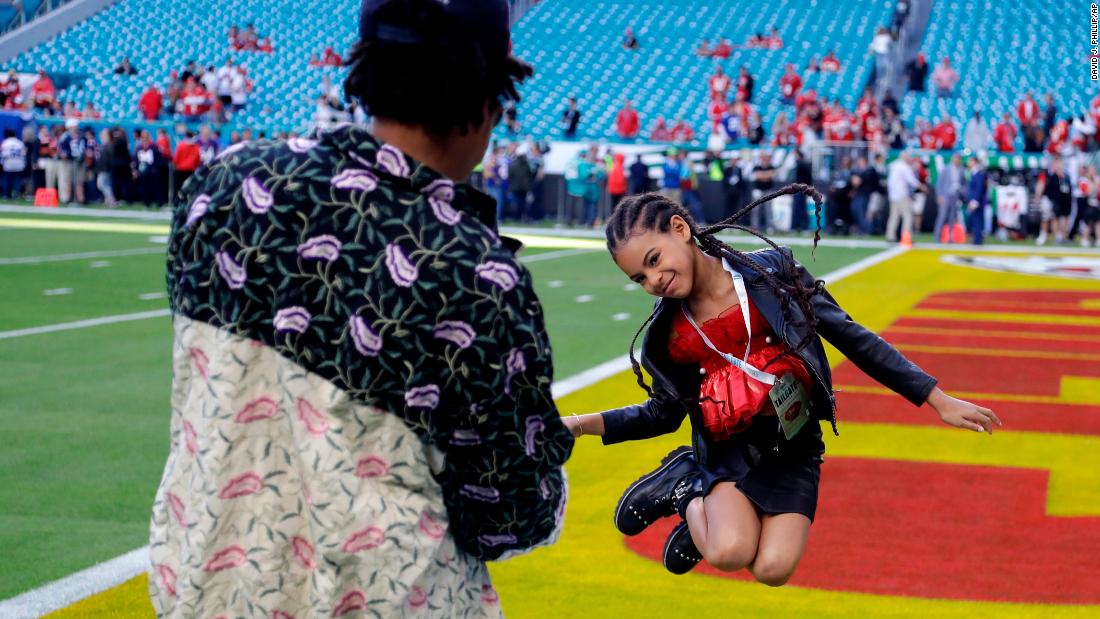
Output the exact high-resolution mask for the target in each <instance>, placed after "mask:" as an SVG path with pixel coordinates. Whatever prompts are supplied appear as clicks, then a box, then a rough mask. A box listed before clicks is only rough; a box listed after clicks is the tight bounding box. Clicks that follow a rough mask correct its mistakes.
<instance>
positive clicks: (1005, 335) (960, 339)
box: [882, 327, 1100, 354]
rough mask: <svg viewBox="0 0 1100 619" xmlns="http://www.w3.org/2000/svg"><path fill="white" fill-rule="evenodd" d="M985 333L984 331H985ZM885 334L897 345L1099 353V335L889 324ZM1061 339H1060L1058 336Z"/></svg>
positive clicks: (888, 340)
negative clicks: (1076, 336) (1084, 337)
mask: <svg viewBox="0 0 1100 619" xmlns="http://www.w3.org/2000/svg"><path fill="white" fill-rule="evenodd" d="M983 333H984V334H983ZM882 337H883V338H885V339H886V341H887V342H890V343H891V344H893V345H894V346H900V345H905V344H917V345H922V346H927V345H932V346H951V347H967V348H979V349H986V350H990V349H1007V350H1040V351H1047V352H1066V353H1071V354H1073V353H1085V354H1100V338H1097V341H1095V342H1089V341H1084V340H1081V339H1070V338H1071V337H1072V336H1068V335H1067V336H1059V335H1058V334H1049V333H1048V334H1036V335H1035V336H1033V335H1032V334H1030V333H1023V334H1021V333H1020V332H1018V331H1017V332H1015V333H1013V332H1011V331H1003V332H999V333H993V332H990V331H985V332H981V331H978V332H976V333H975V332H967V331H961V330H960V331H948V330H946V329H944V330H941V329H934V328H933V329H927V328H922V327H890V328H889V329H887V330H886V331H884V332H883V333H882ZM1060 337H1061V338H1062V339H1059V338H1060Z"/></svg>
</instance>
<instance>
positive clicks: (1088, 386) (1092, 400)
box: [1061, 376, 1100, 405]
mask: <svg viewBox="0 0 1100 619" xmlns="http://www.w3.org/2000/svg"><path fill="white" fill-rule="evenodd" d="M1061 392H1062V401H1064V402H1070V403H1073V404H1093V405H1097V404H1100V378H1091V377H1086V376H1063V377H1062V384H1061Z"/></svg>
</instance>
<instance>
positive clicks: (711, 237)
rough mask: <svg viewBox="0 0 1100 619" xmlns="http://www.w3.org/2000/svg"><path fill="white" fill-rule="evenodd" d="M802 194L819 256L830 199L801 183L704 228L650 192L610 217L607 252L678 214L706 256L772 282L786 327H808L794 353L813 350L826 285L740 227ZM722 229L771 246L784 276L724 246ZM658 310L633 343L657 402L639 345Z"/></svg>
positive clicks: (661, 228)
mask: <svg viewBox="0 0 1100 619" xmlns="http://www.w3.org/2000/svg"><path fill="white" fill-rule="evenodd" d="M799 193H801V194H805V195H806V196H808V197H809V198H810V199H812V200H813V201H814V213H815V214H816V215H817V217H816V219H817V222H818V224H817V229H816V230H815V231H814V245H813V248H814V251H815V252H816V251H817V243H818V241H820V240H821V205H822V204H823V203H824V202H825V199H824V198H823V197H822V195H821V193H819V192H818V191H817V190H816V189H814V188H813V186H811V185H804V184H798V183H796V184H791V185H787V186H785V187H783V188H782V189H779V190H778V191H774V192H772V193H770V194H768V195H765V196H762V197H761V198H760V199H758V200H756V201H754V202H752V203H751V204H749V205H747V206H745V207H744V208H742V209H741V210H739V211H737V212H736V213H734V214H733V215H731V216H730V217H728V218H726V219H724V220H722V221H720V222H718V223H716V224H714V225H712V226H707V227H705V228H702V229H700V227H699V226H698V224H696V223H695V220H694V219H693V218H692V216H691V214H690V213H688V211H687V209H685V208H684V207H683V206H682V205H680V204H677V203H676V202H673V201H672V200H669V199H668V198H666V197H664V196H662V195H661V194H658V193H645V194H641V195H637V196H631V197H629V198H626V199H624V200H623V201H622V202H620V203H619V205H618V206H617V207H616V208H615V211H614V212H612V213H611V217H609V218H608V220H607V229H606V231H605V234H606V236H607V250H608V251H609V252H611V253H612V254H613V255H614V253H615V251H616V250H617V249H618V248H619V247H620V246H621V245H622V244H623V243H624V242H625V241H626V240H627V239H628V238H630V236H632V235H634V234H638V233H643V232H668V231H669V228H670V221H671V219H672V217H673V216H674V215H679V216H680V217H681V218H683V220H684V221H686V222H687V224H688V228H689V229H690V230H691V236H692V238H693V239H695V242H696V243H698V245H699V248H700V249H702V251H703V252H704V253H706V254H707V255H710V256H714V257H715V258H726V259H728V260H729V261H730V262H732V263H736V264H739V265H741V266H743V267H745V268H748V269H751V270H753V271H755V272H756V273H758V274H759V275H760V276H761V277H763V278H764V281H766V282H767V284H768V285H769V286H770V287H771V288H772V290H773V291H774V292H775V294H776V296H777V297H778V298H779V299H780V307H781V308H782V310H783V316H784V317H785V318H786V319H787V322H788V323H790V324H792V325H795V326H799V327H806V329H805V331H806V336H805V337H804V338H802V340H801V341H800V342H798V343H797V344H796V345H795V347H794V350H795V351H798V350H802V349H803V348H805V347H806V346H807V345H809V343H810V342H811V341H812V340H813V337H814V330H815V328H816V327H817V317H816V316H815V315H814V310H813V302H812V299H813V297H814V295H817V294H821V293H822V291H823V286H824V282H822V281H820V280H817V281H815V282H814V285H812V286H806V285H804V284H803V283H802V282H801V279H800V278H799V277H798V274H797V265H796V264H795V261H794V259H793V258H791V257H790V256H789V255H788V254H787V253H786V252H784V251H781V250H780V249H779V246H778V245H776V244H775V243H774V242H773V241H772V240H771V239H769V238H768V237H766V236H764V235H763V234H761V233H759V232H757V231H755V230H753V229H751V228H748V227H746V226H743V225H740V224H738V223H737V222H738V221H739V220H741V219H742V218H743V217H744V216H745V215H748V214H749V213H750V212H752V210H753V209H755V208H756V207H758V206H760V205H761V204H765V203H767V202H769V201H771V200H774V199H775V198H778V197H780V196H786V195H793V194H799ZM722 230H740V231H742V232H747V233H749V234H751V235H753V236H755V237H757V238H759V239H761V240H762V241H764V242H765V243H767V244H768V245H770V246H771V247H772V249H775V250H776V251H778V252H779V254H780V256H781V257H782V262H783V264H782V269H783V275H784V277H782V278H780V277H776V274H773V273H771V272H768V271H767V270H765V269H764V267H762V266H760V265H759V264H758V263H757V262H756V261H754V260H753V259H752V258H749V257H748V256H747V255H745V254H744V253H743V252H740V251H737V250H736V249H734V248H732V247H730V246H729V245H727V244H726V243H723V242H722V241H720V240H719V239H718V237H717V236H715V234H716V233H718V232H720V231H722ZM792 303H795V304H797V305H798V307H799V309H801V310H802V316H803V317H804V319H803V320H794V317H793V316H792V315H791V304H792ZM657 311H658V310H657V309H654V310H653V313H652V314H650V315H649V318H647V319H646V320H645V322H643V323H642V326H641V327H639V328H638V331H637V332H636V333H635V334H634V339H632V340H631V341H630V366H631V367H632V368H633V369H634V375H635V376H636V377H637V379H638V385H640V386H641V388H642V389H644V390H645V391H646V393H647V394H649V396H650V397H651V398H652V397H654V393H653V390H652V389H650V387H649V385H647V384H646V382H645V379H644V378H643V376H642V369H641V365H640V364H639V363H638V360H637V359H636V358H635V357H634V345H635V344H636V343H637V342H638V337H639V336H641V334H642V332H643V331H644V330H645V328H646V327H647V326H648V325H649V323H650V322H652V321H653V319H654V318H655V317H656V316H657ZM790 352H791V351H787V352H784V353H783V355H780V356H778V357H776V358H775V359H772V360H771V361H770V362H769V363H768V365H771V364H772V363H774V362H775V361H777V360H779V359H781V358H782V357H783V356H784V355H787V354H790Z"/></svg>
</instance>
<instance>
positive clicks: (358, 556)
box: [150, 127, 573, 619]
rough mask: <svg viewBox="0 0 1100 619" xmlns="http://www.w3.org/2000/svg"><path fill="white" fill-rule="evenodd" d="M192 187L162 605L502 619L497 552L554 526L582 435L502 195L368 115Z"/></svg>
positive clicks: (266, 145)
mask: <svg viewBox="0 0 1100 619" xmlns="http://www.w3.org/2000/svg"><path fill="white" fill-rule="evenodd" d="M185 190H186V191H185V193H186V194H187V200H185V203H184V205H183V206H181V207H180V208H179V209H178V211H177V212H176V213H175V216H174V219H173V224H172V233H171V237H170V245H169V252H168V271H167V279H168V291H169V297H170V303H171V308H172V311H173V315H174V327H175V335H176V337H175V345H174V355H173V357H174V360H173V364H174V380H173V386H172V420H171V451H170V454H169V457H168V462H167V465H166V466H165V470H164V476H163V479H162V481H161V484H160V487H159V489H158V491H157V495H156V500H155V504H154V506H153V517H152V525H151V566H150V570H151V574H150V576H151V577H150V590H151V595H152V599H153V603H154V606H155V608H156V611H157V613H158V615H160V616H172V617H216V616H224V617H246V616H262V617H273V618H282V619H287V618H290V617H296V618H298V619H302V618H304V617H313V616H318V617H320V616H324V617H359V616H376V617H401V616H446V617H482V616H499V615H500V604H499V600H498V598H497V594H496V592H495V591H494V589H493V588H492V585H491V583H490V579H489V574H488V570H487V569H486V567H485V564H484V562H483V561H485V560H493V559H500V558H505V557H507V556H510V555H513V554H517V553H520V552H523V551H525V550H527V549H530V548H532V547H534V546H537V545H542V544H548V543H552V542H553V541H555V540H556V539H557V537H558V535H559V534H560V530H561V526H562V518H563V514H564V509H565V500H566V482H565V478H564V472H563V470H562V465H563V463H564V462H565V460H566V459H567V458H568V457H569V454H570V452H571V450H572V447H573V438H572V436H571V434H570V433H569V432H568V431H567V430H566V429H565V427H564V425H563V424H562V423H561V420H560V419H559V417H558V413H557V411H556V408H555V406H554V403H553V401H552V399H551V396H550V383H551V379H552V366H551V361H550V345H549V342H548V340H547V336H546V332H545V328H544V323H543V315H542V309H541V307H540V305H539V302H538V299H537V298H536V296H535V293H534V291H533V289H532V284H531V278H530V275H529V273H527V271H526V269H524V267H523V266H521V265H520V264H519V263H518V261H517V260H516V259H515V256H514V253H513V250H512V249H510V247H513V246H512V244H511V243H510V242H509V241H510V239H506V238H505V239H501V238H500V237H498V236H497V234H496V231H495V222H494V221H493V219H492V214H493V212H494V205H493V203H492V201H491V200H489V199H488V198H487V197H486V196H484V195H483V194H480V193H477V192H475V191H474V190H472V189H470V188H468V187H466V186H462V185H455V184H454V183H452V182H451V181H450V180H447V179H445V178H443V177H442V176H441V175H439V174H438V173H437V172H434V171H433V170H431V169H429V168H427V167H426V166H424V165H421V164H419V163H417V162H416V161H414V160H412V159H411V158H410V157H408V156H406V155H404V154H403V153H401V152H400V151H398V150H397V149H396V148H394V147H393V146H389V145H382V144H380V143H379V142H378V141H377V140H376V139H375V138H373V137H372V136H371V135H370V134H369V133H367V132H366V131H365V130H364V129H362V128H358V127H344V128H341V129H338V130H336V131H333V132H331V133H327V134H323V135H322V136H320V137H319V139H316V140H314V139H304V138H298V139H292V140H289V141H287V142H267V141H263V142H258V143H254V144H252V145H249V146H246V147H232V148H230V149H228V150H226V151H225V152H224V153H222V155H221V156H220V157H219V158H218V159H217V160H215V161H213V162H212V163H211V164H210V165H209V166H208V167H205V168H202V169H200V170H199V171H198V172H197V173H196V175H195V177H194V178H193V179H192V180H191V181H189V183H188V185H187V186H186V188H185Z"/></svg>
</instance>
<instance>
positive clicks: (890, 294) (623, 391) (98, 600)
mask: <svg viewBox="0 0 1100 619" xmlns="http://www.w3.org/2000/svg"><path fill="white" fill-rule="evenodd" d="M953 253H960V252H953ZM940 255H941V252H938V251H932V250H914V251H911V252H908V253H906V254H903V255H900V256H898V257H897V258H895V259H893V260H890V261H888V262H885V263H882V264H879V265H877V266H874V267H872V268H870V269H868V270H867V271H865V272H863V273H860V274H858V275H855V276H852V277H850V278H847V279H845V280H843V281H841V282H838V283H837V284H836V285H833V286H830V290H831V291H832V293H833V294H834V295H835V296H836V297H837V298H838V299H839V300H840V302H841V304H842V305H843V306H844V307H845V308H846V309H847V310H848V311H849V312H850V313H851V314H852V316H854V317H855V319H856V320H858V321H860V322H862V323H863V324H865V325H866V326H868V327H869V328H871V329H873V330H875V331H881V330H882V329H884V328H885V327H886V326H888V325H889V324H891V323H892V322H894V321H895V320H897V319H898V318H899V317H900V316H902V315H903V314H906V313H909V312H910V311H911V310H912V308H913V307H914V306H915V305H916V304H917V303H918V302H919V301H920V300H921V299H923V298H924V297H926V296H927V295H929V294H931V293H934V292H941V291H948V290H967V289H969V290H974V289H983V290H1004V289H1027V288H1035V289H1048V290H1050V289H1075V290H1100V283H1094V282H1087V281H1082V280H1062V279H1056V278H1050V277H1041V276H1028V275H1015V274H1009V273H1001V272H994V271H983V270H978V269H969V268H966V267H961V266H955V265H949V264H944V263H942V262H940V260H939V258H940ZM928 335H930V336H935V335H939V334H937V333H929V334H928ZM944 335H947V334H944ZM934 341H935V340H934V339H933V338H932V337H930V338H929V342H930V344H931V343H934ZM625 345H626V343H625V342H624V347H625ZM830 359H831V360H832V361H833V362H834V364H835V363H837V362H838V361H839V360H840V359H842V357H841V356H840V355H839V354H838V353H837V352H836V351H835V350H831V351H830ZM593 361H594V362H595V361H599V360H593ZM940 378H941V379H942V381H943V384H944V386H945V387H947V388H948V389H950V384H951V377H950V376H944V377H940ZM1063 385H1064V388H1065V387H1066V386H1067V384H1066V383H1063ZM1068 386H1069V387H1070V388H1072V389H1077V388H1080V389H1082V391H1081V393H1082V394H1087V393H1088V391H1087V389H1088V387H1087V386H1086V385H1079V386H1076V387H1074V386H1073V384H1072V383H1070V384H1069V385H1068ZM1096 393H1097V392H1096V391H1095V390H1094V391H1092V392H1091V399H1090V401H1093V402H1096V401H1097V400H1098V399H1100V398H1098V396H1097V395H1096ZM1063 395H1067V394H1063ZM643 398H644V394H643V393H642V392H641V390H640V389H639V388H638V386H637V385H636V384H635V382H634V376H633V374H631V373H629V372H626V373H623V374H619V375H617V376H614V377H612V378H609V379H607V380H605V381H603V382H601V383H599V384H597V385H594V386H592V387H590V388H588V389H585V390H582V391H579V392H576V393H574V394H572V395H570V396H568V397H565V398H562V399H561V400H559V402H558V405H559V408H560V410H561V412H562V414H569V413H573V412H576V413H585V412H591V411H598V410H603V409H606V408H611V407H616V406H622V405H625V404H630V403H633V402H638V401H640V400H642V399H643ZM842 414H843V412H842ZM913 414H914V415H921V414H924V415H932V414H934V413H933V412H932V411H931V410H928V409H925V410H914V411H913ZM1005 422H1006V424H1007V427H1008V428H1011V424H1012V420H1011V419H1006V420H1005ZM842 433H843V436H842V437H841V438H839V439H835V438H830V439H829V453H830V457H833V458H838V457H870V458H883V459H897V460H910V461H932V462H950V463H959V464H978V465H988V466H1017V467H1028V468H1039V469H1049V470H1050V471H1051V476H1050V487H1049V496H1048V502H1047V510H1048V513H1050V514H1052V515H1080V514H1097V513H1100V480H1098V479H1097V478H1096V476H1095V471H1096V470H1097V465H1098V464H1100V462H1098V460H1100V439H1097V438H1096V437H1081V436H1066V435H1056V434H1041V433H1023V432H1019V433H1014V432H1012V431H1011V429H1009V430H1006V431H1000V432H998V433H996V434H995V435H993V436H991V437H990V436H985V435H978V434H974V433H970V432H966V431H962V430H956V429H952V428H946V427H935V426H933V427H928V426H897V425H889V424H857V423H845V424H844V425H843V431H842ZM688 440H689V436H688V433H687V428H686V427H684V428H681V429H680V430H679V431H677V432H676V433H674V434H671V435H666V436H662V437H658V438H656V439H652V440H648V441H641V442H634V443H626V444H623V445H616V446H611V447H603V446H601V444H600V442H599V439H597V438H592V437H585V438H582V439H581V440H580V441H578V444H577V447H576V449H575V451H574V453H573V457H572V458H571V459H570V461H569V463H568V465H567V468H568V471H569V478H570V484H571V490H570V499H571V500H570V502H569V505H568V508H567V511H566V518H565V523H566V524H565V532H564V534H563V536H562V539H561V541H560V542H559V543H558V544H556V545H555V546H552V547H550V548H544V549H539V550H537V551H535V552H534V553H531V554H528V555H524V556H522V557H517V558H515V559H511V560H509V561H506V562H503V563H498V564H491V567H490V570H491V571H492V574H493V578H494V580H495V583H496V587H497V589H498V591H499V592H500V595H501V599H502V601H503V604H504V610H505V613H506V615H507V616H508V617H509V618H510V619H517V618H518V619H525V618H541V617H551V616H553V617H557V616H561V617H585V616H591V615H594V614H598V615H600V616H601V617H606V618H608V619H610V618H612V617H654V616H668V617H691V616H700V617H702V616H713V615H715V612H716V610H719V609H721V610H722V611H727V612H729V613H736V614H738V615H740V616H749V617H755V616H768V617H772V616H806V617H825V618H837V619H848V618H850V617H928V616H935V617H950V618H958V619H972V618H973V617H975V616H996V617H998V618H1010V619H1015V618H1021V619H1022V618H1031V617H1036V618H1039V617H1042V618H1044V619H1046V618H1055V619H1063V618H1066V619H1069V618H1077V617H1081V618H1084V617H1094V618H1095V617H1097V616H1098V614H1100V607H1097V606H1051V605H1040V604H1008V603H994V602H963V601H950V600H935V599H919V598H906V597H895V596H881V595H868V594H860V593H843V592H834V591H823V590H813V589H802V588H798V587H790V586H787V587H782V588H777V589H772V588H768V587H765V586H763V585H759V584H754V583H748V582H742V581H735V580H729V579H724V578H715V577H711V576H704V575H687V576H679V577H674V576H670V575H669V574H668V573H667V572H665V570H664V568H663V567H661V565H660V564H658V563H655V562H653V561H650V560H648V559H643V558H641V557H639V556H637V555H635V554H633V553H632V552H630V551H628V550H627V549H626V548H625V546H624V545H623V543H622V537H621V536H620V535H619V533H618V532H616V531H615V529H614V527H613V525H612V521H611V512H612V510H613V509H614V505H615V502H616V500H617V499H618V497H619V495H620V493H621V492H622V490H623V489H624V488H625V487H626V486H627V485H629V484H630V483H631V482H632V481H634V480H635V479H636V478H637V477H638V476H640V475H641V474H642V473H643V472H645V471H647V470H649V469H650V468H652V467H653V466H654V464H655V463H657V462H659V460H660V458H661V457H662V456H664V455H665V454H667V453H668V451H669V450H670V449H672V448H674V447H676V446H678V445H683V444H686V443H687V441H688ZM918 517H919V516H918ZM836 560H837V561H843V560H844V558H843V557H837V559H836ZM898 560H899V561H904V560H905V558H904V557H899V558H898ZM1025 560H1026V559H1025ZM1081 586H1090V585H1089V584H1088V583H1081ZM147 595H148V594H147V591H146V588H145V579H144V577H141V578H137V579H134V580H132V581H130V582H127V583H125V584H123V585H121V586H120V587H118V588H116V589H113V590H110V591H106V592H104V593H102V594H100V595H97V596H94V597H92V598H89V599H88V600H85V601H84V602H81V603H80V604H77V605H74V606H72V607H70V608H67V609H64V610H63V611H60V612H58V613H55V614H54V615H51V617H86V616H89V614H97V615H102V616H111V617H149V616H151V615H152V609H151V607H150V604H149V601H148V597H147Z"/></svg>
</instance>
